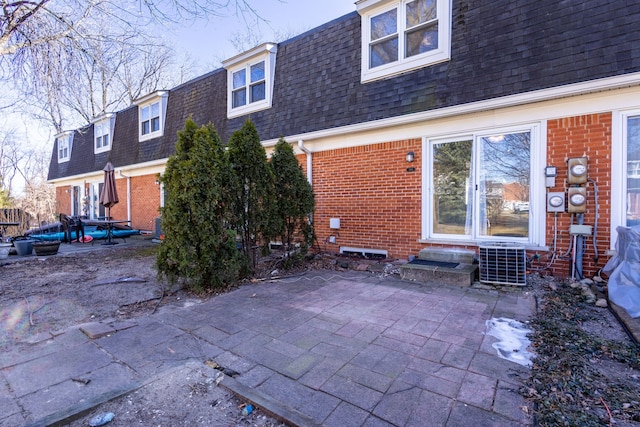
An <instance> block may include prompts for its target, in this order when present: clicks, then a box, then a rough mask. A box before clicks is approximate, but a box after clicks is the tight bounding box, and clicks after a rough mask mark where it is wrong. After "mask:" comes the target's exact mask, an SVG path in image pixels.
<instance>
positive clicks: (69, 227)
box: [60, 213, 84, 243]
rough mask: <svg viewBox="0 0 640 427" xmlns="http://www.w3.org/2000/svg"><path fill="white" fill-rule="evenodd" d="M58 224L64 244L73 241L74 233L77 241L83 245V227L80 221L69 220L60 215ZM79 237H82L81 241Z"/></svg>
mask: <svg viewBox="0 0 640 427" xmlns="http://www.w3.org/2000/svg"><path fill="white" fill-rule="evenodd" d="M60 224H62V231H63V233H64V239H63V241H64V242H67V243H71V242H72V241H73V232H74V231H75V232H76V238H77V240H78V241H79V242H82V243H84V225H83V224H82V221H81V220H80V219H75V218H71V217H70V216H67V215H65V214H63V213H61V214H60ZM80 236H82V239H81V238H80Z"/></svg>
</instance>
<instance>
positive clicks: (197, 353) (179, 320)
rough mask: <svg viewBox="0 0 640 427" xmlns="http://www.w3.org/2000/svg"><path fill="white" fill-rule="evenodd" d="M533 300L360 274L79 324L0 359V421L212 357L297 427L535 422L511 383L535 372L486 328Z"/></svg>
mask: <svg viewBox="0 0 640 427" xmlns="http://www.w3.org/2000/svg"><path fill="white" fill-rule="evenodd" d="M533 308H534V303H533V297H532V296H530V295H526V294H525V293H524V292H513V293H509V294H506V293H504V292H500V291H498V290H495V289H492V290H478V289H473V288H465V287H460V286H448V285H443V284H442V283H440V284H434V285H432V286H429V287H428V288H425V287H424V286H422V285H419V284H415V283H410V282H406V281H402V280H400V279H398V278H396V277H391V276H385V277H380V276H375V275H371V274H370V273H363V272H341V273H340V276H337V275H336V274H335V272H312V273H309V274H306V275H301V276H298V277H295V278H289V279H286V280H284V279H283V280H280V281H275V282H273V283H269V284H268V285H267V284H259V285H253V284H251V285H245V286H242V287H240V288H238V289H236V290H234V291H232V292H229V293H227V294H223V295H220V296H218V297H216V298H215V299H212V300H210V301H206V302H202V303H199V304H194V305H190V306H185V307H182V308H178V309H173V308H172V309H171V310H170V311H164V312H163V311H162V310H160V311H159V312H158V313H156V314H155V315H152V316H148V317H145V318H140V319H137V320H136V326H135V327H128V325H127V324H123V325H120V324H118V325H116V324H109V325H107V326H108V327H111V328H112V329H113V330H114V331H117V332H113V333H110V334H108V335H106V336H102V337H99V338H94V339H93V340H90V339H89V338H88V337H87V336H86V335H85V334H84V333H82V332H80V330H79V329H74V330H69V331H65V332H64V333H62V334H60V335H55V336H52V338H51V339H47V340H44V341H39V342H36V343H33V344H32V345H31V346H30V348H29V355H28V356H27V355H25V354H24V353H23V352H16V353H15V354H3V355H0V362H1V363H0V373H1V375H2V376H0V379H2V378H4V382H5V386H4V387H5V388H4V391H3V389H2V388H0V413H2V415H0V424H7V423H9V424H7V425H11V422H13V421H14V420H19V421H18V425H20V424H21V423H22V422H21V421H20V420H21V419H22V420H25V422H24V423H22V424H25V423H27V424H28V423H34V424H35V425H37V423H38V422H40V423H42V422H44V421H46V422H49V421H51V420H52V419H54V418H56V417H61V416H64V414H65V413H72V412H73V411H78V410H80V409H81V408H82V407H83V405H85V406H86V405H88V404H90V403H91V404H97V402H98V401H99V399H104V398H105V397H108V396H112V395H114V393H115V394H117V392H122V390H124V389H127V388H131V387H135V385H136V384H138V383H141V382H144V380H145V379H147V378H151V377H154V376H157V375H161V374H162V373H163V372H167V371H169V370H171V369H174V368H175V367H178V366H184V365H185V364H187V363H189V362H193V361H197V362H199V363H202V362H203V361H204V360H215V362H216V363H218V364H219V365H220V366H223V367H225V368H229V369H232V370H234V371H236V372H237V373H238V376H237V377H235V378H230V377H227V378H225V380H224V381H223V383H222V384H223V385H224V386H229V387H230V388H233V389H234V390H233V391H234V392H236V393H239V394H241V395H242V397H243V399H244V400H248V401H252V402H254V403H255V404H256V405H257V406H260V407H261V408H266V409H267V410H270V409H269V408H271V410H272V411H273V413H275V414H279V415H278V416H282V417H285V418H287V417H290V419H288V421H289V422H290V423H292V424H294V425H296V423H297V425H327V426H332V425H335V426H350V425H353V426H390V425H393V426H402V427H406V426H424V425H437V426H441V425H442V426H449V427H451V426H466V425H469V424H477V425H489V424H491V425H510V426H518V425H520V426H527V425H531V424H532V420H531V419H530V418H528V416H527V415H526V414H525V413H524V412H523V411H522V410H521V409H519V408H520V407H521V406H522V405H523V404H524V403H523V399H522V398H521V397H520V396H519V395H518V394H517V389H518V386H519V385H520V384H522V381H523V380H524V379H526V378H527V376H528V369H527V368H524V367H522V366H520V365H516V364H514V363H511V362H507V361H505V360H503V359H500V358H499V357H498V356H497V354H495V352H494V351H493V349H492V348H491V346H490V341H488V340H487V339H486V337H485V335H484V329H485V322H486V321H487V320H488V319H490V318H491V317H494V316H495V315H496V313H512V314H513V315H514V318H516V319H517V320H520V321H524V320H527V318H528V317H529V316H530V315H531V314H532V313H533V311H532V310H533ZM131 326H133V325H131ZM94 333H97V332H95V330H94ZM34 370H35V372H37V376H34V374H33V372H34ZM73 378H77V379H79V380H87V379H89V380H90V381H89V382H88V383H85V382H83V381H74V380H73ZM230 384H231V385H232V386H233V387H231V386H230ZM0 385H2V384H0ZM52 393H53V394H55V396H53V395H52ZM254 399H255V400H254ZM65 407H66V408H65ZM17 408H19V409H17ZM69 408H70V409H69ZM2 409H4V410H2ZM2 417H4V418H2ZM43 420H44V421H43ZM41 425H46V424H41Z"/></svg>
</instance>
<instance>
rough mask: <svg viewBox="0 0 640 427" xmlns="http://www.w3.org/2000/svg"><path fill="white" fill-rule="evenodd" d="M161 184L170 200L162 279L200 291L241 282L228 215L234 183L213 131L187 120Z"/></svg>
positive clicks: (162, 249) (165, 218) (164, 213)
mask: <svg viewBox="0 0 640 427" xmlns="http://www.w3.org/2000/svg"><path fill="white" fill-rule="evenodd" d="M162 181H163V183H164V185H165V191H166V196H167V197H166V202H165V206H164V208H162V210H161V212H162V229H163V232H164V234H165V240H164V242H163V243H162V245H161V246H160V249H159V251H158V256H157V259H156V266H157V269H158V275H159V276H161V277H162V276H164V277H166V278H167V279H168V281H169V282H170V283H172V284H173V283H176V282H177V281H179V280H183V281H184V282H185V283H186V284H187V285H188V286H189V287H192V288H194V289H195V290H204V289H209V288H214V287H220V286H223V285H224V284H228V283H231V282H233V281H234V280H236V279H237V277H238V274H239V270H240V265H241V264H240V256H239V252H238V250H237V245H236V241H235V233H233V231H231V230H230V229H229V228H228V224H229V222H228V220H229V217H228V214H229V210H228V209H227V206H229V204H230V197H231V195H232V194H233V190H234V188H235V187H236V186H235V184H234V183H235V178H234V174H233V172H232V170H231V167H230V164H229V162H228V159H227V156H226V154H225V152H224V148H223V147H222V144H221V142H220V138H219V137H218V134H217V133H216V131H215V129H214V128H213V126H211V125H209V126H202V127H200V128H198V127H197V125H196V123H195V122H193V120H191V119H188V120H187V122H186V123H185V127H184V129H183V130H182V131H180V132H178V143H177V146H176V153H175V155H173V156H171V157H170V158H169V160H168V162H167V167H166V170H165V174H164V177H163V178H162Z"/></svg>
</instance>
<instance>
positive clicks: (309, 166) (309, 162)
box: [298, 140, 313, 186]
mask: <svg viewBox="0 0 640 427" xmlns="http://www.w3.org/2000/svg"><path fill="white" fill-rule="evenodd" d="M298 148H299V149H300V150H302V152H303V153H304V154H306V155H307V181H309V184H311V185H312V186H313V170H312V165H313V161H312V157H313V156H312V155H311V151H310V150H309V149H308V148H307V147H305V146H304V141H303V140H299V141H298Z"/></svg>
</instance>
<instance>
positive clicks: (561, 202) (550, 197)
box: [547, 192, 565, 212]
mask: <svg viewBox="0 0 640 427" xmlns="http://www.w3.org/2000/svg"><path fill="white" fill-rule="evenodd" d="M564 206H565V199H564V193H562V192H549V193H547V212H564Z"/></svg>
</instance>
